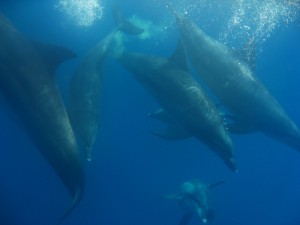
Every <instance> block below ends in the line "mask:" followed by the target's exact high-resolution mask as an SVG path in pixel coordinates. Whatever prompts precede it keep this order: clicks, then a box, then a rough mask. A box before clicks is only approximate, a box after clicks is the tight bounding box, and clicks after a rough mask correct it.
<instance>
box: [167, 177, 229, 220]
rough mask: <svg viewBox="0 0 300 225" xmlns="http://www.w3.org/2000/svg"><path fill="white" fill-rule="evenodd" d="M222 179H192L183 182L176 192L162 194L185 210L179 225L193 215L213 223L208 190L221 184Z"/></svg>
mask: <svg viewBox="0 0 300 225" xmlns="http://www.w3.org/2000/svg"><path fill="white" fill-rule="evenodd" d="M223 183H224V182H223V181H220V182H217V183H213V184H209V185H208V184H205V183H203V182H201V181H200V180H197V179H194V180H189V181H186V182H184V183H183V184H182V185H181V187H180V192H179V193H177V194H169V195H162V197H163V198H165V199H173V200H176V201H178V203H179V204H180V206H181V207H182V208H183V210H184V211H185V213H184V215H183V217H182V219H181V221H180V223H179V225H186V224H188V223H189V221H190V219H191V218H192V216H193V215H195V216H197V217H198V218H199V219H201V221H202V222H203V223H207V222H210V223H213V221H214V211H213V209H212V206H211V200H210V198H211V197H210V191H211V189H212V188H213V187H215V186H218V185H220V184H223Z"/></svg>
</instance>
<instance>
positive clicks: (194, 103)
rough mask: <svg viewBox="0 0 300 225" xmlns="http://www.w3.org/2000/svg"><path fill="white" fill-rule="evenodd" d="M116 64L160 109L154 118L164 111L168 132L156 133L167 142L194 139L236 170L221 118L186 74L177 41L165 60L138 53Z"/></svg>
mask: <svg viewBox="0 0 300 225" xmlns="http://www.w3.org/2000/svg"><path fill="white" fill-rule="evenodd" d="M119 61H120V63H121V64H122V65H123V66H124V67H125V68H126V69H127V70H128V71H130V72H131V73H132V74H133V75H134V77H135V78H136V80H137V81H138V82H140V83H141V84H142V85H143V86H144V87H145V88H146V89H147V90H148V91H149V92H150V93H151V94H152V96H153V97H154V98H155V99H156V100H157V102H158V103H159V105H160V106H161V107H162V110H160V111H161V112H158V113H157V114H158V115H157V117H161V118H164V117H168V116H159V114H163V112H165V113H166V114H168V115H169V117H170V118H171V119H170V120H169V124H170V126H169V129H167V131H165V132H156V134H158V135H159V136H161V137H165V138H168V139H180V138H184V137H187V136H194V137H196V138H197V139H199V140H200V141H202V142H203V143H204V144H206V145H207V146H208V147H209V148H210V149H211V150H212V151H214V152H215V153H216V154H217V155H218V156H219V157H220V158H221V159H222V160H223V161H224V163H225V164H226V165H227V166H228V167H229V168H230V169H231V170H232V171H235V172H236V171H237V168H236V163H235V160H234V153H233V144H232V141H231V139H230V136H229V133H228V132H227V130H226V128H225V127H224V124H223V118H222V117H221V116H220V114H219V113H218V111H217V109H216V107H215V105H214V104H213V103H212V101H211V100H210V98H209V97H208V96H207V95H206V94H205V92H204V91H203V90H202V88H201V87H200V85H199V84H198V82H197V81H196V80H195V79H194V78H193V77H192V76H191V75H190V74H189V73H188V72H187V71H188V68H187V62H186V57H185V54H184V51H183V48H182V45H181V44H180V42H179V44H178V47H177V49H176V51H175V53H174V54H173V55H172V57H171V58H169V59H167V58H163V57H159V56H155V55H146V54H142V53H123V54H122V55H121V56H120V57H119ZM170 121H174V123H170ZM166 122H168V121H167V120H166Z"/></svg>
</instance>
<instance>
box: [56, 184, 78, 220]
mask: <svg viewBox="0 0 300 225" xmlns="http://www.w3.org/2000/svg"><path fill="white" fill-rule="evenodd" d="M82 194H83V191H82V190H81V189H80V188H77V189H76V191H75V193H74V195H73V197H72V201H71V204H70V205H69V206H68V208H67V209H66V210H65V212H64V213H63V214H62V216H61V217H60V218H59V220H58V221H57V223H56V225H60V224H61V223H62V222H63V221H64V220H65V218H66V217H67V216H68V215H69V214H70V213H71V212H72V210H73V209H74V208H75V206H76V205H77V204H78V203H79V202H80V200H81V198H82Z"/></svg>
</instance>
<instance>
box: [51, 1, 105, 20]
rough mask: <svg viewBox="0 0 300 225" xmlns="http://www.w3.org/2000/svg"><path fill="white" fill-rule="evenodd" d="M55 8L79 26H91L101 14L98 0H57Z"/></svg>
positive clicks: (101, 8) (101, 10) (101, 7)
mask: <svg viewBox="0 0 300 225" xmlns="http://www.w3.org/2000/svg"><path fill="white" fill-rule="evenodd" d="M55 8H57V9H58V10H59V11H61V12H62V13H64V14H66V15H67V16H68V18H69V19H70V20H71V21H72V22H75V23H76V24H77V25H79V26H91V25H92V24H93V23H94V22H95V21H97V20H100V19H101V18H102V16H103V6H102V3H101V2H100V1H99V0H59V1H58V3H57V4H56V5H55Z"/></svg>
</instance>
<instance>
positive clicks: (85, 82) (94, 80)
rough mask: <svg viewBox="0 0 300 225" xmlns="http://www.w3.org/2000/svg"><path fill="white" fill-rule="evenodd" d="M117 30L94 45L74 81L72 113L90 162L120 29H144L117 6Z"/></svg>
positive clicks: (76, 131)
mask: <svg viewBox="0 0 300 225" xmlns="http://www.w3.org/2000/svg"><path fill="white" fill-rule="evenodd" d="M113 12H114V17H115V20H116V23H117V27H116V29H114V31H112V32H111V33H110V34H109V35H107V36H106V37H105V38H104V39H103V40H101V41H100V42H99V43H98V44H97V45H96V46H94V47H93V48H92V49H91V50H90V51H89V53H88V54H87V56H86V57H85V58H84V59H83V61H82V62H81V64H80V65H79V66H78V68H77V70H76V72H75V74H74V77H73V79H72V80H71V84H70V91H69V92H70V94H69V96H70V105H69V107H68V108H69V110H68V111H69V114H70V117H71V122H72V125H73V128H74V130H75V133H76V134H77V135H78V136H79V137H80V138H81V140H82V142H83V145H84V147H85V151H86V157H87V160H88V161H91V159H92V148H93V145H94V143H95V139H96V136H97V132H98V126H99V117H100V110H101V93H102V77H103V69H104V68H103V67H104V62H105V59H106V58H107V55H108V52H109V50H110V46H111V43H112V41H113V38H114V36H115V34H116V33H117V32H118V31H123V32H126V33H129V34H134V35H138V34H141V33H143V30H142V29H139V28H137V27H135V26H133V25H132V24H131V23H130V22H128V21H127V20H125V19H124V18H123V16H122V14H121V13H120V11H119V8H118V7H117V6H115V7H114V11H113Z"/></svg>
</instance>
